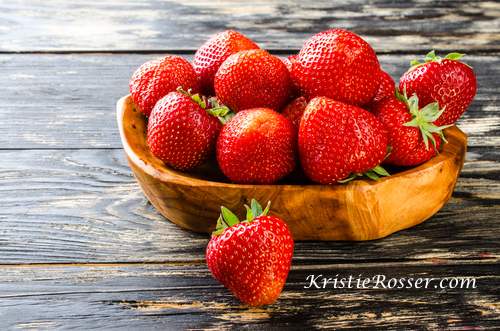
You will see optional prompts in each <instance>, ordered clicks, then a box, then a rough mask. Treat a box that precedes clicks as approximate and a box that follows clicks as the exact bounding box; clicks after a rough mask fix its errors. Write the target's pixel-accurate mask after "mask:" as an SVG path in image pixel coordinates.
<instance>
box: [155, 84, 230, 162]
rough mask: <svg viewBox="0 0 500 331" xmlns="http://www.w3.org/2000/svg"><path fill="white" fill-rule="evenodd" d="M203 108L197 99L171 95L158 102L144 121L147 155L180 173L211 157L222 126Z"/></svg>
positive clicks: (215, 117) (172, 93) (197, 97)
mask: <svg viewBox="0 0 500 331" xmlns="http://www.w3.org/2000/svg"><path fill="white" fill-rule="evenodd" d="M193 99H194V100H193ZM196 101H198V102H196ZM200 104H201V105H200ZM204 106H205V103H204V102H202V101H201V100H200V99H199V95H195V96H194V97H192V96H189V95H186V94H183V93H180V92H171V93H169V94H167V95H166V96H165V97H163V98H162V99H160V101H158V103H157V104H156V106H155V107H154V108H153V111H152V112H151V116H150V118H149V121H148V145H149V149H150V151H151V153H152V154H153V155H154V156H155V157H157V158H159V159H160V160H162V161H163V162H164V163H165V164H166V165H168V166H171V167H173V168H175V169H179V170H182V171H188V170H191V169H193V168H195V167H197V166H199V165H201V164H203V163H205V162H206V161H208V159H209V158H210V157H212V156H214V155H215V143H216V141H217V136H218V134H219V131H220V129H221V127H222V123H221V121H220V120H219V118H218V117H217V116H214V115H211V114H209V113H208V112H207V110H206V109H205V108H204ZM223 115H224V114H223Z"/></svg>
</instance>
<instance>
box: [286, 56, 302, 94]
mask: <svg viewBox="0 0 500 331" xmlns="http://www.w3.org/2000/svg"><path fill="white" fill-rule="evenodd" d="M298 58H299V55H298V54H295V55H290V56H289V57H287V58H286V59H283V63H284V64H285V66H286V67H287V69H288V72H289V73H290V78H291V79H292V95H293V97H294V98H298V97H300V96H301V95H302V92H301V90H300V84H299V82H298V81H297V79H295V76H294V75H295V65H296V64H295V63H296V62H297V59H298Z"/></svg>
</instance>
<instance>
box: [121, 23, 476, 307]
mask: <svg viewBox="0 0 500 331" xmlns="http://www.w3.org/2000/svg"><path fill="white" fill-rule="evenodd" d="M461 56H462V55H461V54H457V53H452V54H449V55H448V56H446V57H445V58H444V59H441V58H439V57H436V56H435V54H434V52H430V53H429V54H427V57H426V58H425V60H424V62H423V63H419V62H418V61H415V62H412V64H411V67H410V68H409V70H408V71H407V72H406V73H404V75H403V76H402V77H401V78H400V81H399V86H397V87H396V84H395V83H394V81H393V79H392V78H391V77H390V76H389V75H388V74H387V73H386V72H385V71H383V70H381V69H380V64H379V61H378V59H377V55H376V54H375V52H374V50H373V49H372V47H371V46H370V45H369V44H368V43H367V42H365V41H364V40H363V39H362V38H360V37H359V36H357V35H355V34H353V33H351V32H349V31H345V30H340V29H337V30H329V31H324V32H321V33H318V34H316V35H314V36H312V37H311V38H310V39H309V40H308V41H307V42H306V43H305V44H304V46H303V47H302V49H301V50H300V52H299V54H296V55H292V56H289V57H288V58H286V59H283V60H281V59H280V58H278V57H276V56H273V55H271V54H270V53H268V52H267V51H265V50H263V49H260V48H259V47H258V46H257V45H256V44H255V43H254V42H253V41H251V40H250V39H248V38H247V37H245V36H243V35H241V34H240V33H238V32H235V31H224V32H221V33H219V34H217V35H215V36H213V37H212V38H210V39H209V40H207V41H206V42H205V44H203V46H201V47H200V48H199V49H198V51H197V52H196V54H195V56H194V60H193V63H192V64H191V63H189V62H188V61H187V60H185V59H183V58H181V57H178V56H166V57H163V58H160V59H155V60H151V61H148V62H146V63H144V64H143V65H141V66H140V67H139V68H138V69H137V70H136V72H135V73H134V74H133V76H132V79H131V80H130V92H131V95H132V99H133V101H134V102H135V103H136V104H137V106H138V107H139V108H140V109H141V110H142V112H143V113H144V115H146V116H147V118H148V132H147V134H148V145H149V149H150V150H151V152H152V154H153V155H154V156H155V157H157V158H159V159H161V160H162V161H163V162H164V163H165V164H166V165H168V166H170V167H173V168H175V169H178V170H181V171H190V170H192V169H193V168H195V167H197V166H199V165H201V164H203V163H205V162H207V161H208V160H209V159H210V158H212V157H214V155H215V156H216V158H217V163H218V165H219V167H220V169H221V170H222V172H223V173H224V174H225V175H226V176H227V177H228V178H229V179H230V180H231V181H232V182H234V183H251V184H272V183H275V182H277V181H278V180H280V179H282V178H284V177H288V178H290V179H291V180H293V181H297V182H300V181H303V180H308V179H309V180H312V181H314V182H316V183H320V184H335V183H338V182H345V181H348V180H351V179H353V178H356V177H357V176H362V175H366V176H368V177H369V178H371V179H376V180H378V179H379V177H378V176H380V175H382V176H387V175H389V174H388V173H387V171H385V170H384V168H383V167H382V166H381V165H382V164H395V165H399V166H413V165H418V164H420V163H423V162H425V161H427V160H429V159H430V158H431V157H433V156H434V155H435V154H436V153H437V151H438V149H439V146H440V144H441V143H442V142H446V140H445V137H444V135H443V129H445V128H446V127H448V126H450V125H453V123H454V122H455V121H456V120H457V119H458V118H459V117H460V116H461V115H462V114H463V112H464V111H465V110H466V109H467V108H468V107H469V105H470V103H471V102H472V100H473V98H474V96H475V94H476V77H475V75H474V72H473V71H472V69H471V68H470V67H469V66H467V65H466V64H464V63H461V62H459V61H457V59H459V58H460V57H461ZM268 206H269V205H268ZM268 208H269V207H268ZM268 208H266V210H264V211H263V210H262V208H261V206H260V205H259V204H258V203H257V202H256V201H252V205H251V208H250V207H248V206H247V211H248V213H247V219H246V220H244V221H242V222H240V221H239V220H238V219H237V218H236V216H235V215H234V214H232V213H231V212H230V211H229V210H227V209H226V208H224V207H222V213H221V217H220V218H219V220H218V222H217V229H216V231H215V232H214V234H213V235H212V238H211V240H210V243H209V244H208V247H207V251H206V257H207V264H208V267H209V269H210V271H211V272H212V274H213V275H214V277H215V278H216V279H217V280H218V281H219V282H221V283H222V284H224V285H225V286H226V287H227V288H228V289H230V290H231V291H232V292H233V293H234V294H235V295H236V296H237V297H238V298H239V299H240V300H241V301H243V302H244V303H246V304H249V305H252V306H258V305H262V304H268V303H272V302H274V301H275V300H276V299H277V297H278V296H279V294H280V293H281V291H282V289H283V285H284V283H285V281H286V278H287V275H288V272H289V269H290V265H291V261H292V255H293V239H292V237H291V235H290V231H289V229H288V227H287V225H286V224H285V223H284V222H283V221H282V220H280V219H279V218H277V217H274V216H267V215H266V213H267V211H268Z"/></svg>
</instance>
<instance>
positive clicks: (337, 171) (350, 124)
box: [298, 97, 388, 184]
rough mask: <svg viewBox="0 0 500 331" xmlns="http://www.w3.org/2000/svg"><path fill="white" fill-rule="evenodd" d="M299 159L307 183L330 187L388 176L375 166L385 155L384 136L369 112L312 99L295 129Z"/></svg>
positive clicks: (383, 129) (328, 100)
mask: <svg viewBox="0 0 500 331" xmlns="http://www.w3.org/2000/svg"><path fill="white" fill-rule="evenodd" d="M298 146H299V155H300V162H301V164H302V168H303V169H304V171H305V173H306V175H307V176H308V177H309V178H311V180H313V181H315V182H317V183H320V184H334V183H337V182H339V181H342V180H349V179H352V178H354V177H355V176H357V175H361V174H363V173H364V174H366V175H368V176H369V177H370V178H376V179H378V177H377V176H376V175H375V174H374V173H373V171H374V172H376V173H379V174H382V175H388V174H387V173H386V172H385V170H383V169H381V168H380V167H379V165H380V164H381V163H382V161H383V160H384V157H385V156H386V154H387V132H386V130H385V128H384V126H383V125H382V123H381V122H380V121H379V120H378V119H377V118H376V117H375V116H374V115H373V114H371V113H370V112H368V111H366V110H364V109H361V108H358V107H355V106H350V105H347V104H344V103H342V102H339V101H335V100H332V99H329V98H326V97H316V98H314V99H312V100H311V101H309V103H308V104H307V107H306V110H305V111H304V115H303V116H302V120H301V122H300V126H299V138H298Z"/></svg>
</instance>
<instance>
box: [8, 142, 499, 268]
mask: <svg viewBox="0 0 500 331" xmlns="http://www.w3.org/2000/svg"><path fill="white" fill-rule="evenodd" d="M0 160H2V161H1V162H0V206H1V208H0V234H1V235H0V264H22V263H83V262H92V263H96V262H179V261H184V262H199V261H204V259H205V256H204V254H205V248H206V245H207V243H208V240H209V236H207V235H203V234H198V233H194V232H191V231H187V230H184V229H182V228H180V227H178V226H177V225H175V224H173V223H171V222H169V221H168V220H166V219H165V218H164V217H163V216H161V215H160V214H159V213H158V212H157V211H156V209H155V208H154V207H152V206H151V204H149V202H148V201H147V200H146V199H145V197H144V194H143V193H142V191H141V189H140V188H139V185H138V184H137V182H136V180H135V178H134V177H133V175H132V172H131V170H130V168H129V166H128V163H127V160H126V157H125V155H124V153H123V151H122V150H107V149H104V150H99V149H90V150H84V149H81V150H21V151H19V150H3V151H0ZM499 160H500V149H499V148H475V147H471V148H469V152H468V154H467V157H466V163H465V165H464V168H463V172H462V174H461V176H460V178H459V181H458V184H457V186H456V188H455V192H454V193H453V195H452V198H451V199H450V201H449V202H448V203H447V204H446V205H445V206H444V207H443V208H442V209H441V211H439V212H438V213H437V214H436V215H435V216H433V217H432V218H431V219H429V220H427V221H425V222H424V223H422V224H420V225H418V226H416V227H413V228H411V229H407V230H403V231H401V232H398V233H395V234H393V235H391V236H389V237H386V238H384V239H381V240H376V241H369V242H352V243H351V242H345V243H342V242H326V243H316V242H301V243H297V245H296V250H295V257H294V259H295V260H300V261H301V262H300V263H325V262H327V261H331V260H332V259H334V260H341V261H344V262H345V263H348V262H349V261H351V260H356V261H385V260H388V259H393V260H395V261H407V260H411V261H427V260H436V261H443V260H456V259H466V260H481V259H488V258H500V247H499V246H498V242H500V218H499V217H498V216H499V215H500V209H499V206H500V185H499V179H500V176H499V174H500V172H499V169H500V166H499V162H500V161H499ZM215 222H216V220H215V219H214V227H215ZM409 243H411V244H409ZM346 251H348V252H349V254H346Z"/></svg>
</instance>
